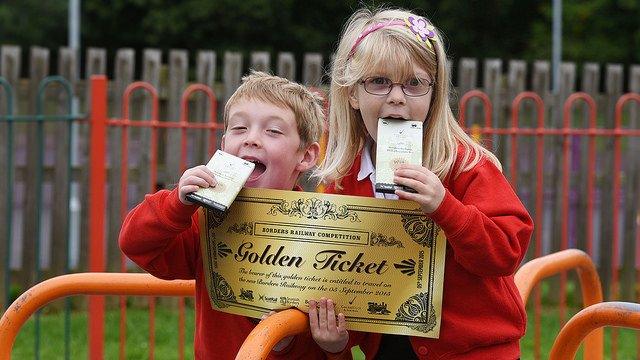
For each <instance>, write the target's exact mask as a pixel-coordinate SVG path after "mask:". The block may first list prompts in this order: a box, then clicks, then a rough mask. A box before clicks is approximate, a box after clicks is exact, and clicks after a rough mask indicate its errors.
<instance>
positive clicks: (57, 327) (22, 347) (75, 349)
mask: <svg viewBox="0 0 640 360" xmlns="http://www.w3.org/2000/svg"><path fill="white" fill-rule="evenodd" d="M137 303H138V304H140V303H142V304H144V303H145V301H137ZM530 308H532V306H530ZM576 312H577V309H576V308H571V309H568V316H570V315H573V314H575V313H576ZM193 315H194V312H193V308H191V307H187V308H186V311H185V322H186V331H185V359H192V358H193V321H194V320H193ZM119 316H120V313H119V310H117V309H114V310H109V311H107V314H106V324H105V350H104V351H105V356H104V358H105V359H117V358H118V349H119ZM40 321H41V330H40V331H41V337H40V339H41V340H40V358H41V359H63V358H64V312H62V311H55V312H52V313H50V314H43V315H42V316H41V320H40ZM155 321H156V331H155V336H156V342H155V358H156V359H177V358H178V349H177V347H178V336H177V334H178V311H177V307H175V306H172V305H171V304H169V305H167V304H163V305H158V306H157V307H156V320H155ZM533 321H534V319H533V313H532V309H529V323H528V328H527V334H526V336H525V337H524V339H523V341H522V342H521V347H522V359H533V354H534V339H533V333H534V325H533ZM559 329H560V327H559V317H558V310H557V308H556V307H550V306H543V309H542V320H541V354H542V355H543V356H542V358H543V359H544V358H546V354H548V353H549V350H550V349H551V346H552V344H553V340H554V339H555V337H556V335H557V334H558V331H559ZM148 334H149V317H148V312H147V310H146V308H143V307H141V306H140V305H138V306H133V307H130V308H129V309H127V343H126V358H127V359H143V358H148V357H149V353H148V349H149V341H148ZM610 338H611V329H606V330H605V359H609V358H610V356H609V355H610V353H611V345H610ZM636 341H637V333H636V332H635V331H633V330H627V329H620V330H619V331H618V359H636V358H637V350H636ZM87 344H88V340H87V315H86V312H85V311H75V312H73V313H72V314H71V343H70V349H71V358H72V359H86V358H87V348H88V345H87ZM354 354H356V355H357V351H354ZM12 358H13V359H33V358H34V320H33V318H32V319H30V320H29V321H28V322H27V323H26V324H25V326H24V327H23V328H22V330H21V331H20V334H19V335H18V338H17V339H16V343H15V344H14V350H13V353H12ZM355 358H356V359H363V357H361V356H360V355H357V356H356V357H355ZM578 358H581V356H579V357H578Z"/></svg>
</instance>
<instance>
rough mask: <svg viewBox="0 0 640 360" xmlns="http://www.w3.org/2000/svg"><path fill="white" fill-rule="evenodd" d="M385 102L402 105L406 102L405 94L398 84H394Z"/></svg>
mask: <svg viewBox="0 0 640 360" xmlns="http://www.w3.org/2000/svg"><path fill="white" fill-rule="evenodd" d="M387 102H389V103H391V104H404V103H405V102H406V98H405V94H404V92H403V91H402V86H401V85H400V84H394V85H393V87H392V88H391V92H389V95H387Z"/></svg>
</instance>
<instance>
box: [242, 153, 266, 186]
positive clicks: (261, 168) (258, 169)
mask: <svg viewBox="0 0 640 360" xmlns="http://www.w3.org/2000/svg"><path fill="white" fill-rule="evenodd" d="M245 160H248V161H251V162H252V163H254V164H255V167H254V168H253V171H252V172H251V175H249V179H248V181H252V180H255V179H257V178H259V177H260V175H262V174H264V172H265V171H266V170H267V166H266V165H265V164H263V163H262V162H261V161H260V160H258V159H253V158H250V159H245Z"/></svg>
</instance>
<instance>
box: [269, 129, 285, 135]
mask: <svg viewBox="0 0 640 360" xmlns="http://www.w3.org/2000/svg"><path fill="white" fill-rule="evenodd" d="M267 131H268V132H270V133H272V134H282V131H280V130H278V129H269V130H267Z"/></svg>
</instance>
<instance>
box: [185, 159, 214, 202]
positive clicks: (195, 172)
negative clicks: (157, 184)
mask: <svg viewBox="0 0 640 360" xmlns="http://www.w3.org/2000/svg"><path fill="white" fill-rule="evenodd" d="M217 184H218V182H217V181H216V178H215V176H214V175H213V171H211V169H209V168H208V167H206V166H204V165H199V166H196V167H193V168H191V169H187V170H185V172H184V173H183V174H182V176H181V177H180V180H179V181H178V197H179V198H180V202H181V203H183V204H185V205H193V203H192V202H191V201H189V200H187V198H186V196H187V194H189V193H192V192H194V191H197V190H198V189H199V188H201V187H202V188H208V187H215V186H216V185H217Z"/></svg>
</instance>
